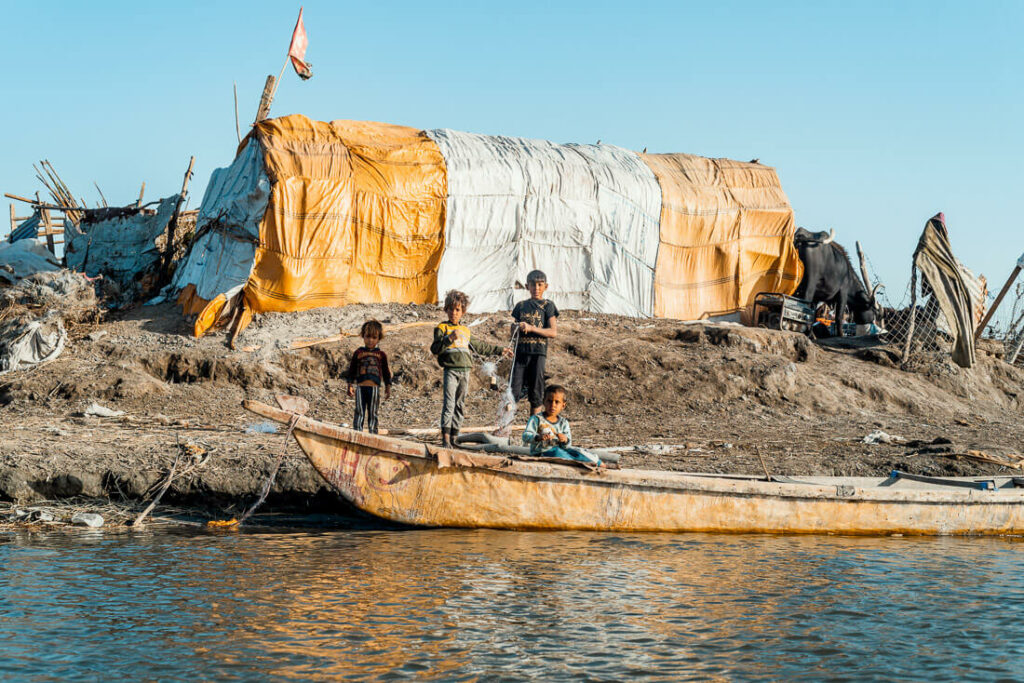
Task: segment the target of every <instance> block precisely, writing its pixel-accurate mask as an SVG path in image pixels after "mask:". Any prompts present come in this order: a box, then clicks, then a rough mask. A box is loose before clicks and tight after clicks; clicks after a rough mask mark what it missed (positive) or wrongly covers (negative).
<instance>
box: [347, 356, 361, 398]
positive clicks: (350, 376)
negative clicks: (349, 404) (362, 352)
mask: <svg viewBox="0 0 1024 683" xmlns="http://www.w3.org/2000/svg"><path fill="white" fill-rule="evenodd" d="M358 359H359V351H358V350H357V351H354V352H353V353H352V360H350V361H349V363H348V372H347V373H345V379H346V380H348V395H349V396H355V395H356V384H355V382H356V372H358V367H359V361H358Z"/></svg>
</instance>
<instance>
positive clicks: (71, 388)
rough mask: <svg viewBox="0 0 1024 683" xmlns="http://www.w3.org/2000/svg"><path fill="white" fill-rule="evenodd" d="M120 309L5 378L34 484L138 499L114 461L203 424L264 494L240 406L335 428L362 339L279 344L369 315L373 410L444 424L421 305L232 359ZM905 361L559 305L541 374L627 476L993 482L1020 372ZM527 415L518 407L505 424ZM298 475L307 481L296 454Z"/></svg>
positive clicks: (351, 314)
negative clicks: (562, 390)
mask: <svg viewBox="0 0 1024 683" xmlns="http://www.w3.org/2000/svg"><path fill="white" fill-rule="evenodd" d="M115 315H116V316H117V317H116V318H115V319H112V320H109V321H106V322H103V323H91V322H83V323H81V324H79V325H78V326H76V327H75V328H74V330H73V331H72V332H71V334H70V339H69V342H68V345H67V348H66V350H65V352H64V354H63V355H62V356H61V357H60V358H58V359H57V360H55V361H52V362H50V363H48V364H45V365H43V366H40V367H37V368H35V369H33V370H26V371H16V372H13V373H10V374H9V375H6V376H4V377H3V378H0V380H2V381H0V419H3V420H4V421H5V424H7V425H9V426H11V429H10V430H9V432H10V434H12V436H11V437H10V438H6V437H5V439H4V443H3V445H2V446H0V460H2V459H3V458H4V457H7V458H8V459H9V460H10V462H12V463H14V462H18V463H22V464H21V465H19V467H22V468H25V467H30V466H31V467H32V468H35V469H33V470H32V471H33V474H32V477H33V478H32V481H40V482H46V481H51V482H52V481H55V480H56V479H57V478H58V477H59V476H64V475H68V476H72V475H74V476H78V477H79V479H81V478H82V476H84V475H83V472H76V471H74V468H75V467H76V465H75V463H82V462H89V463H90V470H89V471H90V472H92V474H89V477H92V478H91V479H90V478H89V477H86V479H83V481H85V480H88V481H93V480H95V481H99V482H101V483H102V482H105V481H112V482H122V483H121V484H119V485H120V486H122V487H125V486H128V487H129V488H133V490H134V488H137V487H135V485H134V484H128V483H124V482H126V481H128V480H130V479H131V476H130V473H131V471H133V469H138V467H139V465H138V464H136V465H129V464H126V463H125V462H123V460H124V458H125V457H127V456H126V455H125V453H130V454H131V462H134V463H143V462H144V463H146V466H145V468H144V469H146V470H147V471H149V472H150V475H147V478H146V481H149V480H150V479H152V478H153V477H156V476H158V474H159V471H160V468H161V467H166V466H167V462H168V460H169V459H170V458H172V457H173V455H172V454H173V453H174V451H175V448H176V444H177V443H178V439H179V438H180V437H181V436H182V431H183V430H184V431H188V430H199V432H196V433H198V434H200V435H203V436H204V438H206V439H207V440H208V441H209V443H210V444H211V447H215V448H219V449H220V452H222V453H225V454H231V455H230V458H228V457H227V456H224V457H225V459H224V460H223V461H222V464H223V466H224V468H225V469H224V470H223V471H220V470H218V472H219V473H218V474H217V475H216V476H213V475H210V476H209V477H208V478H207V479H208V481H207V483H206V484H204V486H207V487H208V490H207V493H208V494H209V495H211V496H214V495H215V494H217V495H223V496H230V495H232V494H230V493H225V491H228V490H229V489H230V490H234V489H232V486H234V488H235V489H238V491H243V490H244V491H249V490H251V489H254V488H255V489H258V485H259V482H260V473H261V472H264V471H267V470H268V469H269V467H270V465H269V463H271V462H272V460H273V452H272V449H271V448H270V447H269V446H268V445H267V444H268V443H270V441H268V439H269V438H270V437H273V443H275V444H278V445H277V446H275V447H274V448H277V447H279V445H280V444H279V442H280V438H281V437H280V436H273V435H265V434H264V435H259V436H258V437H257V436H256V435H253V434H247V433H246V429H248V428H250V427H252V426H253V425H254V424H257V423H259V422H260V420H258V418H256V417H255V416H253V415H251V414H248V413H246V412H244V411H243V410H242V409H241V408H240V403H241V401H242V399H244V398H255V399H258V400H263V401H272V400H273V396H274V395H276V394H280V393H289V394H296V395H300V396H304V397H305V398H307V399H309V400H310V402H311V404H312V406H313V409H312V414H313V415H314V416H316V417H319V418H322V419H325V420H328V421H332V422H336V423H340V424H347V423H348V422H350V421H351V418H352V403H351V400H350V399H348V398H347V397H346V396H345V382H344V380H343V379H342V377H343V374H344V372H345V369H346V368H347V365H348V360H349V357H350V355H351V353H352V351H353V350H354V349H355V348H357V347H358V346H359V345H360V344H361V340H360V339H359V338H358V337H355V336H353V337H347V338H344V339H342V340H341V341H335V342H332V343H327V344H319V345H313V346H309V347H306V348H301V349H296V350H291V349H290V348H289V346H290V343H291V342H292V341H293V340H296V339H300V338H311V337H313V338H315V337H327V336H330V335H336V334H338V333H339V331H342V330H348V331H354V330H358V327H359V325H360V324H361V323H362V322H363V321H364V320H366V319H368V318H376V319H378V320H381V321H382V322H384V325H385V331H386V336H385V338H384V340H383V342H382V347H383V348H384V350H385V351H387V353H388V354H389V356H390V358H391V365H392V368H393V371H394V373H395V387H394V397H393V398H392V400H390V401H387V402H385V403H384V404H383V406H382V414H381V425H382V426H383V427H385V428H386V427H389V426H391V427H433V426H435V425H436V422H437V419H438V416H439V414H440V381H441V372H440V370H439V369H438V367H437V364H436V361H435V360H434V358H433V356H432V355H431V354H430V351H429V346H430V341H431V335H432V330H431V327H432V325H433V323H434V322H435V321H439V320H441V319H442V317H443V316H442V314H441V312H440V310H439V309H438V308H437V307H434V306H400V305H367V306H349V307H346V308H340V309H319V310H314V311H308V312H305V313H298V314H279V315H266V316H262V317H260V318H259V319H258V320H257V321H256V322H255V323H254V324H253V325H252V326H251V327H250V328H249V329H247V330H245V332H244V333H243V334H242V335H241V336H240V337H239V339H238V340H237V350H235V351H232V350H229V349H228V348H227V347H226V345H225V337H224V335H221V334H217V335H212V336H209V337H205V338H202V339H195V338H193V337H191V336H189V329H190V328H189V325H188V324H187V321H185V320H184V319H183V318H182V317H181V316H180V314H179V313H178V312H177V311H176V310H175V309H174V308H173V307H171V306H169V305H162V306H155V307H138V308H135V309H132V310H130V311H127V312H124V313H119V314H115ZM467 322H469V323H471V324H473V325H474V326H473V328H472V329H473V334H474V335H476V336H478V337H480V338H483V339H487V340H490V341H499V340H504V339H507V336H508V322H509V318H508V316H507V314H491V315H479V316H469V317H468V321H467ZM508 363H509V362H508V361H501V362H500V363H499V364H498V375H499V377H505V376H507V373H508V371H509V364H508ZM900 365H901V358H900V352H899V349H897V348H892V347H878V346H874V347H863V346H852V347H844V345H842V344H838V345H836V344H816V343H814V342H811V341H809V340H808V339H807V338H806V337H804V336H802V335H799V334H795V333H790V332H778V331H769V330H760V329H749V328H743V327H740V326H737V325H709V324H688V323H681V322H679V321H672V320H638V319H632V318H624V317H620V316H607V315H595V314H585V313H576V312H571V311H567V312H564V313H563V315H562V317H561V318H560V319H559V336H558V338H557V339H556V340H554V341H553V342H552V343H551V349H550V355H549V361H548V372H549V374H550V378H549V379H550V381H555V382H558V383H560V384H564V385H566V386H567V387H568V389H569V397H568V398H569V408H568V416H569V418H570V419H571V420H572V422H573V434H574V436H575V437H576V439H577V441H578V442H579V443H580V444H581V445H594V446H597V445H600V446H635V448H633V449H632V450H628V451H627V452H626V453H625V455H624V459H623V463H624V464H625V465H626V466H631V467H658V468H668V469H678V470H691V471H716V472H725V471H732V472H746V473H757V472H762V471H763V470H762V464H761V459H762V458H763V459H764V461H765V466H767V467H768V468H769V469H770V470H771V471H772V473H773V474H790V475H800V474H865V475H877V474H885V473H887V472H888V471H889V470H891V469H894V468H898V469H904V470H908V471H913V472H919V473H928V474H963V473H981V472H991V471H997V470H998V471H1005V470H999V466H997V465H993V464H984V463H978V462H976V461H975V460H970V459H965V458H963V457H957V454H965V453H967V451H968V450H978V451H983V452H986V453H1000V454H1006V453H1019V452H1020V451H1021V450H1022V440H1024V439H1022V437H1024V427H1022V424H1021V419H1020V418H1021V412H1022V410H1024V405H1022V402H1021V396H1022V387H1024V372H1022V371H1021V370H1020V369H1017V368H1014V367H1011V366H1009V365H1007V364H1005V363H1004V362H1002V361H1001V360H1000V359H998V358H996V357H995V356H994V355H991V354H989V353H986V352H985V351H984V348H983V349H982V352H981V353H979V360H978V364H977V365H976V366H975V367H974V368H973V369H971V370H964V369H962V368H959V367H958V366H956V365H955V364H953V363H952V362H950V361H949V360H948V356H943V355H941V354H935V355H934V356H932V357H925V358H924V359H923V360H922V361H918V362H917V363H916V365H915V366H914V367H913V368H912V369H911V371H908V370H906V369H901V367H900ZM93 401H98V402H100V403H101V404H103V405H105V406H108V407H110V408H114V409H118V410H123V411H125V412H126V414H127V415H126V416H125V417H124V418H122V419H121V420H120V421H117V420H114V421H107V422H95V420H92V421H90V420H89V419H85V418H80V417H76V415H79V414H81V413H82V412H83V410H84V409H85V408H86V406H88V405H89V404H91V403H92V402H93ZM497 402H498V398H497V395H496V394H495V393H494V392H492V391H490V390H489V388H488V382H487V380H486V378H485V377H484V376H483V375H482V374H481V373H476V375H475V376H474V377H473V378H472V379H471V386H470V395H469V397H468V400H467V406H466V407H467V423H468V424H470V425H483V424H489V423H491V422H492V421H493V419H494V415H495V410H496V407H497ZM525 412H526V405H525V403H523V404H520V406H519V415H518V418H519V419H518V420H517V422H518V423H522V421H523V420H524V419H525ZM43 428H46V429H56V430H58V432H59V433H54V434H49V435H48V436H47V437H46V444H47V445H46V447H45V448H43V449H40V448H39V447H38V446H37V445H35V444H36V441H38V438H39V429H43ZM876 430H882V431H884V432H886V433H888V434H890V435H894V436H899V437H904V438H906V439H917V440H931V439H934V438H936V437H945V438H947V439H948V440H949V441H951V442H952V445H951V446H950V447H949V448H948V449H946V450H945V451H944V452H934V453H925V452H918V451H914V450H913V449H910V448H908V447H906V446H904V445H901V444H900V443H899V441H898V440H894V441H893V442H891V443H882V444H867V443H864V437H865V436H867V435H868V434H869V433H871V432H873V431H876ZM33 435H34V436H33ZM98 435H100V436H102V438H98ZM193 436H195V434H193ZM33 438H34V439H35V440H36V441H33ZM104 442H105V443H104ZM140 444H145V448H142V446H141V445H140ZM140 449H141V450H140ZM759 455H760V457H759ZM58 456H59V457H58ZM33 458H36V460H33ZM47 458H49V459H47ZM54 458H57V459H56V460H55V459H54ZM231 458H233V459H231ZM47 463H49V464H47ZM60 463H64V464H63V465H62V464H60ZM231 463H234V464H231ZM242 463H244V464H245V465H244V467H243V466H242ZM12 466H13V465H12ZM294 467H295V468H297V471H305V470H303V467H304V465H303V464H302V462H301V461H297V462H296V464H295V465H294ZM62 468H63V469H62ZM239 468H241V469H239ZM236 469H237V470H238V472H236V474H237V477H238V478H239V479H238V481H242V480H244V481H245V482H248V483H246V484H245V485H244V486H243V485H241V484H238V481H236V482H235V484H237V486H236V485H235V484H230V482H231V480H232V476H233V475H232V474H231V473H232V472H234V471H235V470H236ZM104 473H108V474H104ZM109 473H113V474H109ZM307 474H308V472H307ZM108 475H109V476H108ZM115 475H116V476H115ZM243 475H244V476H243ZM5 476H7V475H5ZM105 477H106V478H105ZM300 480H301V482H302V484H301V486H302V487H303V488H302V491H306V492H307V493H309V494H310V495H313V493H316V492H319V493H323V492H322V491H320V489H318V488H317V487H316V486H315V481H316V480H315V477H314V478H313V479H302V478H301V477H300V478H299V479H296V480H295V481H296V482H298V481H300ZM311 482H313V483H311ZM250 484H251V486H250ZM46 486H49V485H44V484H40V485H39V487H38V488H39V490H43V489H46ZM104 486H105V485H104ZM282 486H283V484H282ZM296 486H298V484H296ZM50 488H52V486H50ZM101 488H102V487H101ZM108 488H109V487H108ZM12 490H14V489H12ZM18 490H22V489H18ZM46 490H49V489H46ZM104 490H106V489H104ZM218 491H219V492H220V493H217V492H218ZM319 493H318V494H317V495H319ZM2 495H3V493H2V492H0V496H2ZM182 495H185V494H184V493H182ZM294 495H298V494H296V493H295V492H293V496H294ZM302 495H305V494H302Z"/></svg>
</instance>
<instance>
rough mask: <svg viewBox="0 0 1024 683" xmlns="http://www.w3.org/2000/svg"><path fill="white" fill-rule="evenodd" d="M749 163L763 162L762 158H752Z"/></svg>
mask: <svg viewBox="0 0 1024 683" xmlns="http://www.w3.org/2000/svg"><path fill="white" fill-rule="evenodd" d="M748 163H751V164H759V163H761V160H760V159H751V160H750V161H749V162H748Z"/></svg>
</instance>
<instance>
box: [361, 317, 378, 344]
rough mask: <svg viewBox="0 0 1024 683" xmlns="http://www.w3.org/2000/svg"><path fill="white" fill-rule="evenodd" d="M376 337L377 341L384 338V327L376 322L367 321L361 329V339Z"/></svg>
mask: <svg viewBox="0 0 1024 683" xmlns="http://www.w3.org/2000/svg"><path fill="white" fill-rule="evenodd" d="M372 335H376V336H377V339H383V338H384V326H383V325H381V324H380V322H378V321H376V320H367V321H366V322H365V323H363V326H362V327H360V328H359V336H360V337H369V336H372Z"/></svg>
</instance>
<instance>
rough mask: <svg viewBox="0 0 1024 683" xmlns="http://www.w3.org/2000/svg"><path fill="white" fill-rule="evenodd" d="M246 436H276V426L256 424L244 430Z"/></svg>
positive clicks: (263, 423)
mask: <svg viewBox="0 0 1024 683" xmlns="http://www.w3.org/2000/svg"><path fill="white" fill-rule="evenodd" d="M245 433H246V434H277V425H275V424H274V423H273V422H257V423H256V424H251V425H249V426H248V427H246V429H245Z"/></svg>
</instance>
